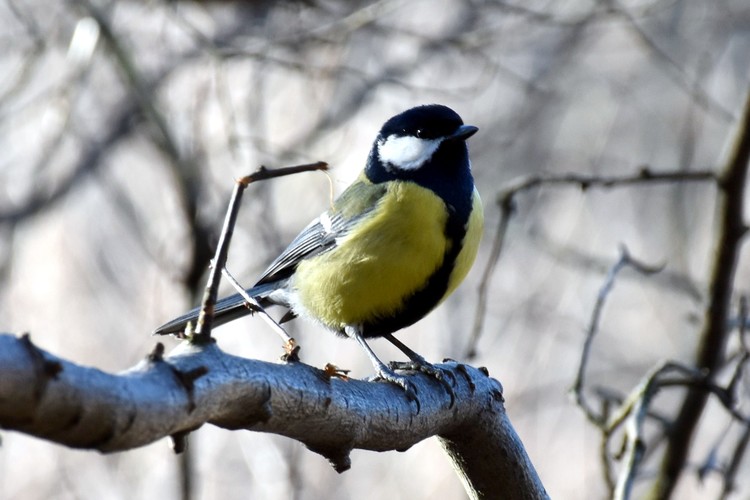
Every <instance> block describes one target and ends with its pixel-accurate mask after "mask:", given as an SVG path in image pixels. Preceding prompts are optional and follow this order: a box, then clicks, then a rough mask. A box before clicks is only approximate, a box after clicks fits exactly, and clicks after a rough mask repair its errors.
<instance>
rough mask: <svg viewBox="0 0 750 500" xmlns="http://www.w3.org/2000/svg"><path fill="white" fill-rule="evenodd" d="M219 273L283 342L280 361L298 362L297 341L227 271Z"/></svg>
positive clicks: (223, 270)
mask: <svg viewBox="0 0 750 500" xmlns="http://www.w3.org/2000/svg"><path fill="white" fill-rule="evenodd" d="M221 272H222V274H224V277H225V278H226V279H227V280H228V281H229V283H231V284H232V286H233V287H234V288H235V290H237V292H238V293H239V294H240V295H241V296H242V298H243V299H245V303H246V304H247V306H248V307H249V308H250V309H251V310H253V311H254V312H256V313H258V314H259V315H260V317H261V318H262V319H263V320H264V321H265V322H266V323H268V324H269V325H270V326H271V328H272V329H273V331H275V332H276V333H277V334H278V335H279V337H281V340H283V341H284V346H283V347H284V354H283V355H282V356H281V360H282V361H289V362H297V361H299V350H300V345H299V344H297V341H296V340H294V338H293V337H292V336H291V335H289V334H288V333H286V330H284V327H282V326H281V325H280V324H279V323H277V322H276V320H275V319H273V318H272V317H271V315H270V314H268V313H267V312H266V310H265V309H264V308H263V306H261V305H260V304H259V303H258V301H257V300H256V299H255V297H252V296H250V294H249V293H247V291H246V290H245V289H244V288H243V287H242V285H240V283H239V282H238V281H237V280H236V279H235V278H234V276H232V274H231V273H230V272H229V269H227V268H226V267H224V268H223V269H222V270H221ZM282 323H283V321H282Z"/></svg>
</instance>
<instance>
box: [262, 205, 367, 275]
mask: <svg viewBox="0 0 750 500" xmlns="http://www.w3.org/2000/svg"><path fill="white" fill-rule="evenodd" d="M352 222H353V220H352V219H350V220H348V221H347V220H345V219H344V218H343V217H342V216H341V214H330V213H329V212H326V213H324V214H322V215H321V216H320V217H318V218H317V219H315V220H314V221H312V222H311V223H310V224H308V225H307V227H305V228H304V229H303V230H302V231H301V232H300V233H299V234H298V235H297V237H296V238H294V240H292V242H291V243H290V244H289V246H287V247H286V248H285V249H284V251H283V252H281V255H279V256H278V257H276V259H275V260H274V261H273V262H271V264H270V265H269V266H268V268H267V269H266V270H265V271H264V272H263V274H262V275H261V277H260V279H259V280H258V282H257V283H256V285H261V284H264V283H271V282H274V281H279V280H283V279H286V278H288V277H289V276H291V275H292V274H293V273H294V270H295V269H296V268H297V264H299V263H300V262H301V261H303V260H304V259H309V258H310V257H314V256H315V255H318V254H320V253H322V252H326V251H328V250H331V249H332V248H334V247H335V246H336V238H339V237H341V236H342V235H343V234H345V233H346V231H347V230H348V228H349V227H351V224H352Z"/></svg>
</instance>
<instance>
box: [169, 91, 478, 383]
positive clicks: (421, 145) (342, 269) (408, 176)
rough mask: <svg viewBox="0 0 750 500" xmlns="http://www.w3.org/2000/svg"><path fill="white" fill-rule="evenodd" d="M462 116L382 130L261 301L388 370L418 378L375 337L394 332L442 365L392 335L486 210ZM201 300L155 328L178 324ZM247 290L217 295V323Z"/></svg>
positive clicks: (262, 288)
mask: <svg viewBox="0 0 750 500" xmlns="http://www.w3.org/2000/svg"><path fill="white" fill-rule="evenodd" d="M477 130H478V129H477V127H474V126H471V125H464V123H463V121H462V120H461V117H460V116H459V115H458V114H456V112H455V111H453V110H452V109H450V108H448V107H446V106H442V105H437V104H431V105H425V106H418V107H415V108H411V109H409V110H406V111H404V112H403V113H401V114H398V115H396V116H394V117H393V118H391V119H389V120H388V121H387V122H385V124H384V125H383V127H382V128H381V129H380V133H378V136H377V137H376V139H375V143H374V144H373V146H372V149H371V150H370V154H369V156H368V158H367V165H366V167H365V169H364V171H363V172H362V173H361V174H360V176H359V177H358V178H357V179H356V180H355V181H354V183H353V184H352V185H351V186H349V187H348V188H347V189H346V190H345V191H344V192H343V193H342V194H341V195H340V196H339V197H338V198H337V199H336V201H335V202H334V203H333V205H332V206H331V208H330V210H328V211H327V212H324V213H323V214H322V215H320V216H319V217H318V218H317V219H315V220H313V221H312V222H311V223H310V224H309V225H308V226H307V227H306V228H304V229H303V230H302V232H301V233H300V234H299V235H298V236H297V237H296V238H295V239H294V240H293V241H292V243H291V244H290V245H289V246H288V247H287V248H286V249H285V250H284V251H283V252H282V253H281V255H279V257H277V258H276V260H274V261H273V262H272V263H271V265H270V266H269V267H268V269H266V271H265V272H264V273H263V275H262V276H261V277H260V279H259V280H258V282H257V283H256V284H255V286H253V287H252V288H250V289H248V290H247V292H248V294H249V295H251V296H252V297H254V298H255V299H256V300H257V301H258V302H259V304H260V305H261V306H263V307H266V306H268V305H281V306H284V307H286V308H288V309H289V310H290V312H291V313H292V314H293V315H295V316H301V317H305V318H308V319H311V320H313V321H315V322H317V323H319V324H321V325H323V326H324V327H326V328H327V329H329V330H332V331H333V332H335V333H337V334H339V335H342V336H345V337H349V338H353V339H355V340H356V341H357V342H358V343H359V344H360V345H361V346H362V348H363V349H364V350H365V352H366V353H367V355H368V357H369V358H370V360H371V362H372V363H373V366H374V368H375V371H376V374H377V376H378V377H379V378H381V379H385V380H388V381H390V382H393V383H396V384H398V385H400V386H402V387H403V388H404V389H405V390H406V391H407V393H409V392H410V384H409V382H408V381H407V380H406V378H405V377H403V376H400V375H398V374H396V373H395V372H394V371H393V370H392V369H391V368H389V367H388V366H386V365H385V364H384V363H383V362H382V361H380V360H379V359H378V358H377V356H376V355H375V354H374V352H373V351H372V350H371V349H370V347H369V345H368V344H367V342H366V340H365V339H368V338H372V337H384V338H386V339H387V340H389V341H390V342H391V343H393V344H394V345H395V346H396V347H398V348H399V349H400V350H401V351H403V352H404V353H405V354H406V355H407V356H408V357H409V358H410V360H411V361H412V364H411V365H410V366H415V367H416V368H417V369H422V370H425V371H428V372H431V373H434V374H436V375H439V372H436V371H434V369H433V368H432V365H430V364H429V363H427V362H426V361H425V360H424V358H422V357H421V356H419V355H418V354H417V353H415V352H413V351H412V350H410V349H409V348H408V347H406V346H405V345H404V344H402V343H401V342H400V341H398V340H397V339H396V338H395V337H394V336H393V335H392V334H393V332H395V331H397V330H400V329H402V328H404V327H407V326H409V325H412V324H413V323H415V322H417V321H419V320H420V319H421V318H423V317H424V316H425V315H426V314H427V313H429V312H430V311H431V310H432V309H434V308H435V307H436V306H437V305H438V304H440V303H441V302H442V301H443V300H444V299H445V298H446V297H447V296H448V295H450V294H451V293H452V292H453V291H454V290H455V289H456V287H457V286H458V285H459V283H460V282H461V281H462V280H463V279H464V277H465V276H466V274H467V273H468V271H469V269H470V267H471V265H472V264H473V262H474V258H475V257H476V254H477V248H478V246H479V241H480V239H481V236H482V226H483V221H484V216H483V212H482V202H481V199H480V198H479V193H478V192H477V190H476V188H475V187H474V179H473V177H472V175H471V164H470V161H469V152H468V148H467V146H466V142H465V141H466V139H468V138H469V137H471V136H472V135H474V134H475V133H476V132H477ZM198 312H199V310H198V309H194V310H192V311H190V312H188V313H186V314H185V315H183V316H180V317H179V318H177V319H174V320H172V321H170V322H169V323H166V324H165V325H163V326H161V327H159V328H158V329H157V330H156V331H155V333H157V334H166V333H178V332H181V331H183V330H184V328H185V326H186V324H187V323H188V322H194V321H195V320H196V319H197V317H198ZM251 312H252V309H251V308H249V307H248V306H247V304H246V302H245V300H244V299H243V298H242V297H241V296H240V295H239V294H237V295H233V296H231V297H227V298H224V299H222V300H219V301H218V302H217V304H216V307H215V316H214V325H215V326H218V325H221V324H223V323H226V322H228V321H232V320H234V319H236V318H239V317H241V316H244V315H246V314H250V313H251Z"/></svg>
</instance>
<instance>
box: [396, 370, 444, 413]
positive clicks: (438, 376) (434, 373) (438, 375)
mask: <svg viewBox="0 0 750 500" xmlns="http://www.w3.org/2000/svg"><path fill="white" fill-rule="evenodd" d="M388 366H389V367H390V368H391V369H392V370H409V371H416V372H421V373H424V374H425V375H429V376H430V377H432V378H434V379H435V380H437V381H438V382H440V384H441V385H442V386H443V388H445V391H446V392H447V393H448V395H449V396H450V398H451V402H450V404H449V407H450V408H452V407H453V404H454V403H455V402H456V393H455V392H454V391H453V387H454V386H455V385H456V376H455V375H453V372H451V371H450V370H445V369H443V368H439V367H437V366H435V365H433V364H431V363H428V362H427V361H425V360H420V361H415V360H412V361H391V362H390V363H388ZM448 379H450V381H448Z"/></svg>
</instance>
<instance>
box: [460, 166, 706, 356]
mask: <svg viewBox="0 0 750 500" xmlns="http://www.w3.org/2000/svg"><path fill="white" fill-rule="evenodd" d="M675 182H679V183H683V182H714V183H717V184H718V182H719V178H718V176H717V174H716V173H715V172H713V171H711V170H696V171H692V172H685V171H680V170H674V171H662V172H655V171H653V170H651V169H650V168H648V167H641V168H640V169H639V170H638V172H636V173H635V174H629V175H614V176H605V175H594V174H577V173H568V174H562V175H555V174H540V175H533V176H527V177H520V178H518V179H516V180H515V181H513V182H511V183H510V184H509V185H508V186H507V187H506V188H504V189H503V190H501V191H500V192H499V193H498V195H497V198H496V203H497V205H498V207H499V209H500V222H499V223H498V225H497V230H496V231H495V236H494V239H493V244H492V250H491V251H490V255H489V258H488V259H487V263H486V264H485V267H484V271H483V272H482V280H481V282H480V284H479V297H478V300H477V307H476V310H475V312H474V326H473V327H472V331H471V336H470V338H469V342H468V345H467V350H466V352H467V354H466V356H467V358H469V359H471V358H472V357H473V356H474V355H475V354H476V352H477V344H478V342H479V338H480V337H481V335H482V331H483V329H484V321H485V314H486V311H487V303H488V289H489V285H490V281H491V280H492V276H493V274H494V272H495V269H496V268H497V263H498V261H499V260H500V256H501V254H502V251H503V248H504V246H505V238H506V233H507V231H508V226H509V225H510V218H511V217H512V216H513V213H514V211H515V198H516V196H518V195H519V194H521V193H523V192H526V191H529V190H532V189H535V188H538V187H542V186H577V187H579V188H580V189H581V190H583V191H586V190H588V189H592V188H599V189H614V188H620V187H629V186H636V185H642V184H662V183H668V184H669V183H675Z"/></svg>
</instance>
